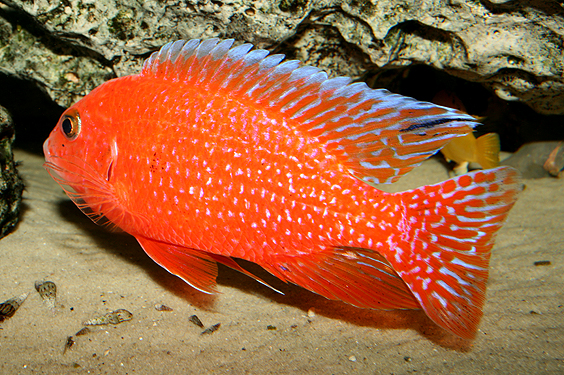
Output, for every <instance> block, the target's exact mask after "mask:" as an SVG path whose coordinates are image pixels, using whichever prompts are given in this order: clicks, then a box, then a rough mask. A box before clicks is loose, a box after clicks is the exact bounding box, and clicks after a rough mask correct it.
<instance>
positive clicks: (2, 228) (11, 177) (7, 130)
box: [0, 107, 24, 238]
mask: <svg viewBox="0 0 564 375" xmlns="http://www.w3.org/2000/svg"><path fill="white" fill-rule="evenodd" d="M14 138H15V132H14V125H13V124H12V119H11V118H10V115H9V113H8V111H6V110H5V109H4V108H3V107H0V238H2V237H4V236H5V235H7V234H8V233H10V231H11V230H12V229H14V227H15V226H16V224H17V222H18V219H19V213H20V203H21V201H22V192H23V187H24V185H23V182H22V179H21V178H20V176H19V175H18V172H17V170H16V164H15V163H14V156H13V155H12V144H13V143H14Z"/></svg>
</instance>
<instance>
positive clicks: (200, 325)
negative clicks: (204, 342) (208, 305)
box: [190, 315, 204, 328]
mask: <svg viewBox="0 0 564 375" xmlns="http://www.w3.org/2000/svg"><path fill="white" fill-rule="evenodd" d="M190 321H191V322H192V323H194V324H195V325H197V326H198V327H200V328H204V324H203V323H202V321H201V320H200V318H198V317H197V316H196V315H192V316H191V317H190Z"/></svg>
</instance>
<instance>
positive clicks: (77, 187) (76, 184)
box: [43, 142, 115, 225]
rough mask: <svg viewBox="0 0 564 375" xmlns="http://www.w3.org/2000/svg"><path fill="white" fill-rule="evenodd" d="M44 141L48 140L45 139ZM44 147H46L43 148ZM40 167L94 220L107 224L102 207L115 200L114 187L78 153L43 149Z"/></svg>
mask: <svg viewBox="0 0 564 375" xmlns="http://www.w3.org/2000/svg"><path fill="white" fill-rule="evenodd" d="M45 144H47V142H46V143H45ZM44 150H45V149H44ZM45 160H46V161H45V163H43V167H44V168H45V169H46V170H47V173H49V175H50V176H51V177H52V178H53V179H54V180H55V181H56V182H57V183H58V184H59V186H61V188H62V189H63V190H64V191H65V193H66V194H67V195H68V197H69V198H70V199H71V200H72V201H73V202H74V203H75V204H76V205H77V206H78V208H80V209H81V210H82V212H84V213H85V214H86V215H87V216H88V217H89V218H90V219H92V220H93V221H94V222H95V223H97V224H101V225H104V224H107V223H108V220H107V218H105V217H104V216H105V215H104V214H103V212H104V207H106V206H108V205H111V204H113V202H114V201H115V199H114V195H113V194H112V192H113V190H112V188H111V186H110V185H109V184H108V182H107V181H106V180H105V179H104V178H103V177H102V176H100V173H98V172H97V171H96V170H95V169H94V168H93V167H92V166H91V165H90V164H88V163H86V162H85V161H84V160H82V159H80V158H79V157H77V156H73V155H71V156H70V157H61V156H56V155H51V154H49V153H48V150H45Z"/></svg>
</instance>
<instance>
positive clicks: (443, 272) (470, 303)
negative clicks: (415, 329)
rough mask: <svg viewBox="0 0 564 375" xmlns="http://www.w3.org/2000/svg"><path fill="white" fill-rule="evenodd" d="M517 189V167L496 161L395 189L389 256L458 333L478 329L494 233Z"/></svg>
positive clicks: (431, 311) (432, 312)
mask: <svg viewBox="0 0 564 375" xmlns="http://www.w3.org/2000/svg"><path fill="white" fill-rule="evenodd" d="M521 190H522V184H521V182H520V178H519V175H518V173H517V171H516V170H515V169H513V168H510V167H501V168H497V169H492V170H487V171H476V172H472V173H469V174H467V175H463V176H460V177H457V178H453V179H450V180H447V181H444V182H442V183H440V184H436V185H431V186H424V187H421V188H418V189H414V190H411V191H407V192H403V193H397V194H399V195H400V196H401V199H402V201H403V203H404V205H405V210H406V211H405V215H404V219H403V222H402V223H400V229H401V232H402V237H401V240H400V242H399V243H398V246H397V247H398V249H396V253H395V254H394V255H395V257H390V259H388V260H389V261H390V263H391V264H392V266H393V267H394V269H395V270H396V271H397V272H398V274H399V275H400V276H401V278H402V279H403V281H404V282H405V283H406V284H407V285H408V287H409V289H410V290H411V292H412V293H413V295H414V296H415V298H416V299H417V301H418V302H419V303H420V304H421V306H422V308H423V310H424V311H425V313H426V314H427V315H428V316H429V318H431V319H432V320H433V321H434V322H435V323H437V324H438V325H439V326H441V327H443V328H444V329H446V330H448V331H450V332H452V333H454V334H456V335H458V336H461V337H464V338H472V337H474V335H475V334H476V331H477V329H478V323H479V321H480V318H481V317H482V307H483V305H484V298H485V291H486V282H487V279H488V265H489V258H490V250H491V248H492V246H493V244H494V237H495V234H496V232H497V231H498V230H499V229H500V228H501V226H502V224H503V222H504V221H505V218H506V217H507V214H508V212H509V210H510V209H511V207H512V206H513V204H514V203H515V200H516V197H517V194H518V193H519V192H520V191H521ZM402 227H403V228H402Z"/></svg>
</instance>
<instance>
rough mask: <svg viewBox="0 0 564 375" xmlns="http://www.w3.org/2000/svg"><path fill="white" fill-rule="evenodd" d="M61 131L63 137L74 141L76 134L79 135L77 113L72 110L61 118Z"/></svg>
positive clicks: (78, 117)
mask: <svg viewBox="0 0 564 375" xmlns="http://www.w3.org/2000/svg"><path fill="white" fill-rule="evenodd" d="M60 123H61V130H62V131H63V133H64V134H65V136H66V137H67V138H68V139H70V140H73V139H76V137H77V136H78V133H80V116H79V115H78V111H77V110H75V109H73V110H70V111H68V112H67V113H65V114H64V115H63V117H61V120H60Z"/></svg>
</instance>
